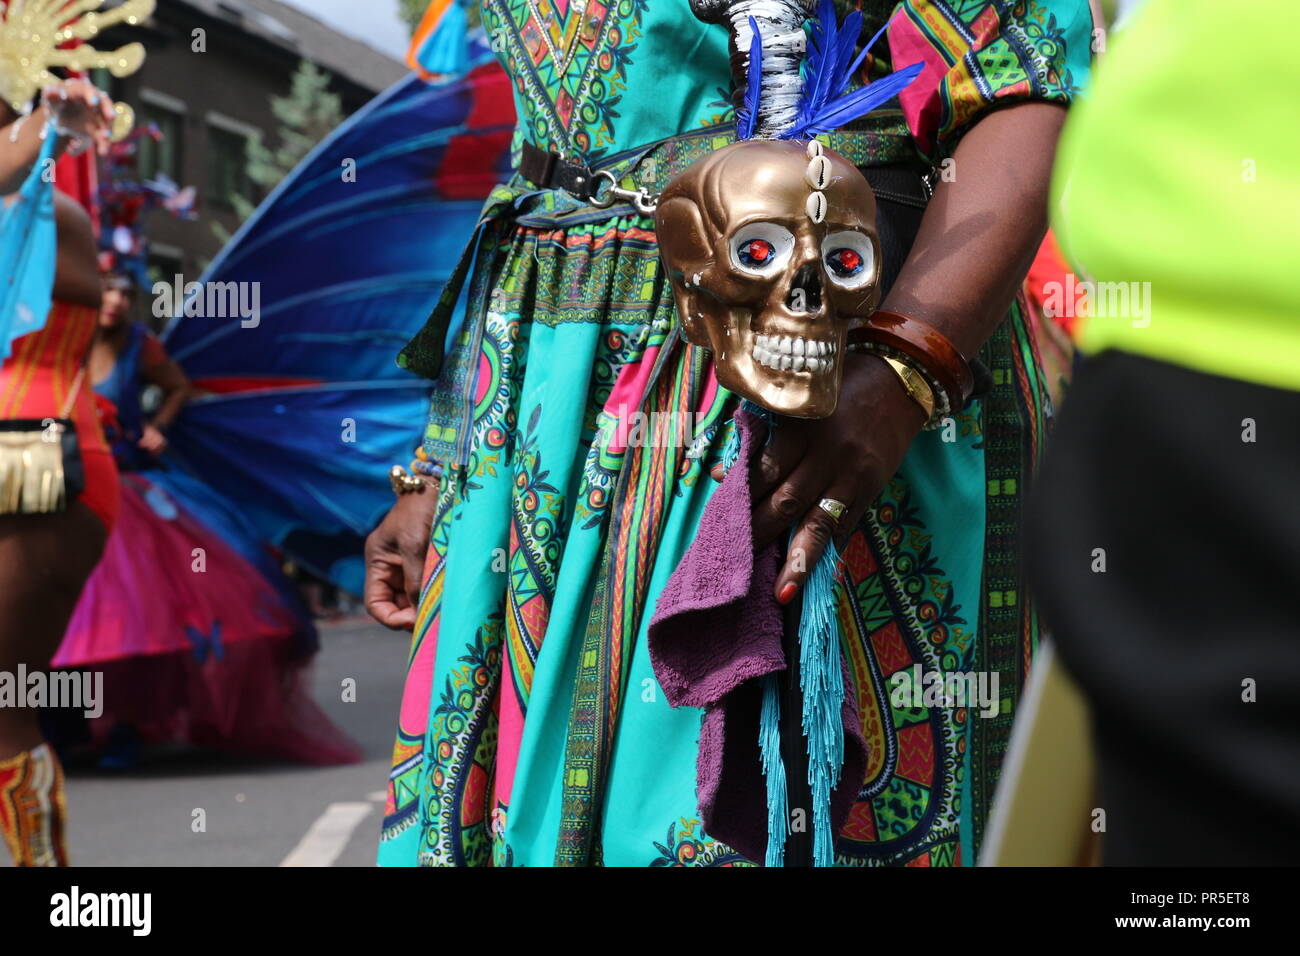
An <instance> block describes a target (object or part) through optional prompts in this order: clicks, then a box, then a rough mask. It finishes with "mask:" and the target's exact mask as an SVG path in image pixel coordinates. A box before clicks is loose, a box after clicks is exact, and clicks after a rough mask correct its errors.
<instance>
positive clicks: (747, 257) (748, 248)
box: [736, 239, 776, 268]
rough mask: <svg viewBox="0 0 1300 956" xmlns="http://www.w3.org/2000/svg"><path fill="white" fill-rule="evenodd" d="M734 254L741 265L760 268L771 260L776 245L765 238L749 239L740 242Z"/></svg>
mask: <svg viewBox="0 0 1300 956" xmlns="http://www.w3.org/2000/svg"><path fill="white" fill-rule="evenodd" d="M736 254H737V257H738V258H739V259H740V261H741V263H742V264H743V265H747V266H750V267H751V268H753V267H759V268H761V267H763V266H765V265H767V264H768V263H769V262H771V261H772V258H773V257H774V256H775V255H776V246H774V245H772V243H770V242H768V241H767V240H766V239H750V240H748V241H747V242H744V243H742V244H741V246H740V248H739V249H738V250H737V252H736Z"/></svg>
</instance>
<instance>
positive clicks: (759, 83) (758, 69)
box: [736, 17, 763, 139]
mask: <svg viewBox="0 0 1300 956" xmlns="http://www.w3.org/2000/svg"><path fill="white" fill-rule="evenodd" d="M749 28H750V29H751V30H753V31H754V35H753V37H752V38H751V39H750V41H749V73H748V76H747V77H746V79H748V81H749V85H748V86H747V87H746V88H745V103H744V105H743V106H742V107H741V109H740V116H739V117H738V118H739V120H740V123H739V125H738V126H737V127H736V137H737V138H738V139H752V138H753V136H754V127H755V126H756V125H757V123H758V99H759V96H760V95H761V94H762V91H763V37H762V34H760V33H759V32H758V21H757V20H755V19H754V18H753V17H750V18H749Z"/></svg>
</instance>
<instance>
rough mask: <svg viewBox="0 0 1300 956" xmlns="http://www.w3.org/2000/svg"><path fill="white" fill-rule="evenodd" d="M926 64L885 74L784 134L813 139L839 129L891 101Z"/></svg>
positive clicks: (913, 65) (827, 105) (914, 64)
mask: <svg viewBox="0 0 1300 956" xmlns="http://www.w3.org/2000/svg"><path fill="white" fill-rule="evenodd" d="M923 67H924V64H921V63H913V64H912V65H911V66H907V67H904V68H903V69H901V70H898V71H896V72H894V73H891V74H890V75H889V76H885V77H881V78H880V79H878V80H876V81H875V82H873V83H871V84H869V85H867V86H864V87H862V89H860V90H854V91H853V92H852V93H850V94H848V95H847V96H842V97H840V98H839V99H837V100H833V101H831V102H830V103H828V104H826V105H825V106H824V107H822V109H821V110H820V111H819V112H818V113H816V115H814V116H812V117H810V118H809V119H808V120H806V121H804V122H802V123H800V124H798V125H797V126H796V127H795V128H794V129H792V130H790V131H789V132H788V133H785V134H784V137H785V138H787V139H809V138H811V137H813V136H817V135H819V134H821V133H829V132H830V131H831V130H835V129H839V128H840V127H841V126H844V125H845V124H846V123H851V122H853V121H854V120H855V119H859V118H860V117H863V116H865V115H867V114H868V113H870V112H871V111H872V110H874V109H876V108H877V107H879V106H881V105H883V104H884V103H887V102H889V101H890V100H892V99H893V98H894V97H895V96H897V95H898V94H899V93H901V92H902V91H903V90H905V89H907V87H908V86H910V85H911V83H912V81H913V80H915V79H916V77H917V76H918V75H919V74H920V72H921V70H922V68H923Z"/></svg>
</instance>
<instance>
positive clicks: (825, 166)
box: [804, 156, 831, 189]
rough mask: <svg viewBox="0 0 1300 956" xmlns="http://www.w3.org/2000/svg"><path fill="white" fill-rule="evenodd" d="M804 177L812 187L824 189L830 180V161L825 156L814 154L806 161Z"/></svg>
mask: <svg viewBox="0 0 1300 956" xmlns="http://www.w3.org/2000/svg"><path fill="white" fill-rule="evenodd" d="M804 179H806V180H807V181H808V185H809V186H811V187H812V188H813V189H825V188H826V187H827V186H828V185H830V181H831V161H830V160H829V159H827V158H826V157H825V156H814V157H813V158H812V160H811V161H810V162H809V163H808V169H807V171H806V172H805V173H804Z"/></svg>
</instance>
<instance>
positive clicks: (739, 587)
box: [649, 408, 867, 862]
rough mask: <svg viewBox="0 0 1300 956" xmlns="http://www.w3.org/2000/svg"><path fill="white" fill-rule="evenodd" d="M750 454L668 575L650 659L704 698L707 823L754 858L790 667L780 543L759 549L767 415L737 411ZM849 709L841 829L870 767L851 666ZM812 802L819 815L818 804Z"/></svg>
mask: <svg viewBox="0 0 1300 956" xmlns="http://www.w3.org/2000/svg"><path fill="white" fill-rule="evenodd" d="M736 424H737V426H738V428H739V430H740V456H739V460H738V462H737V464H736V466H735V467H734V468H732V469H731V470H730V471H729V472H728V473H727V476H726V477H725V478H724V479H723V481H722V484H721V485H720V486H719V487H718V489H717V491H715V492H714V494H713V497H712V498H711V499H710V500H709V503H708V505H707V506H706V507H705V509H704V514H703V515H701V517H700V526H699V529H698V530H697V531H696V534H695V541H694V542H693V543H692V544H691V546H690V548H689V549H687V551H686V554H685V555H684V556H683V557H682V561H681V563H680V564H679V565H678V566H677V569H676V570H675V571H674V572H673V574H672V576H671V577H670V578H669V579H668V583H667V585H665V586H664V590H663V593H662V594H660V595H659V603H658V606H657V607H656V609H655V615H654V617H653V618H652V619H651V621H650V628H649V642H650V643H649V649H650V661H651V663H652V664H653V665H654V669H655V676H656V677H657V678H658V680H659V684H660V686H662V687H663V689H664V694H665V695H666V696H667V698H668V702H669V703H670V704H671V705H672V706H674V707H680V706H683V705H685V706H690V707H701V708H703V709H704V721H703V724H702V726H701V728H700V750H699V757H698V760H697V762H696V767H695V775H696V776H695V785H696V799H697V801H698V803H699V810H700V816H701V820H702V822H703V824H704V829H705V831H706V832H707V833H708V834H709V835H710V836H711V837H713V838H714V839H716V840H721V841H722V842H723V843H725V844H727V845H728V846H730V847H732V848H733V849H734V850H736V851H737V852H738V853H740V854H742V855H744V856H745V857H747V858H748V859H750V860H754V861H756V862H760V861H762V860H763V858H764V856H765V854H766V851H767V785H766V782H765V781H764V779H763V764H762V757H761V755H760V752H759V747H758V726H759V711H760V707H761V703H762V692H761V688H760V685H761V683H762V682H761V681H758V680H755V678H757V677H762V676H763V675H764V674H771V673H774V672H776V671H782V670H785V654H784V652H783V651H782V648H781V631H782V609H781V605H779V604H778V603H777V602H776V598H775V597H773V595H772V588H773V586H774V584H775V583H776V575H777V572H778V571H779V570H780V567H781V557H780V552H779V551H778V549H777V547H776V545H771V546H769V547H767V548H765V549H764V550H763V551H762V552H761V553H760V554H758V555H755V554H754V546H753V541H754V533H753V527H752V525H751V523H750V512H751V510H752V501H751V498H750V494H749V463H750V461H751V460H752V457H753V456H754V455H755V454H757V453H758V448H759V445H758V440H757V439H758V438H759V437H761V436H764V435H765V434H766V425H765V424H764V423H763V422H762V421H761V420H759V419H758V418H757V417H756V416H754V415H752V414H750V413H749V412H747V411H745V410H744V409H743V408H742V409H740V410H738V411H737V412H736ZM844 686H845V687H846V688H848V689H849V692H848V693H846V694H845V695H844V706H843V708H842V710H841V716H842V718H843V720H844V768H843V771H842V772H841V774H840V784H839V786H837V787H836V788H835V790H834V791H833V792H832V794H831V822H832V825H833V826H834V828H835V832H836V833H838V832H839V831H840V829H841V828H842V827H843V825H844V821H845V820H846V819H847V818H848V813H849V810H850V809H851V808H852V806H853V802H854V800H855V799H856V798H857V795H858V790H859V789H860V787H861V784H862V780H863V778H864V777H865V775H866V770H867V745H866V741H865V740H864V739H863V737H862V729H861V727H860V726H859V723H858V711H857V703H856V701H855V699H854V694H853V693H852V687H853V685H852V683H851V682H850V675H849V673H848V670H847V667H846V668H845V672H844ZM804 809H805V810H806V811H807V820H808V825H809V826H811V825H812V813H811V808H810V807H809V808H804Z"/></svg>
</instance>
